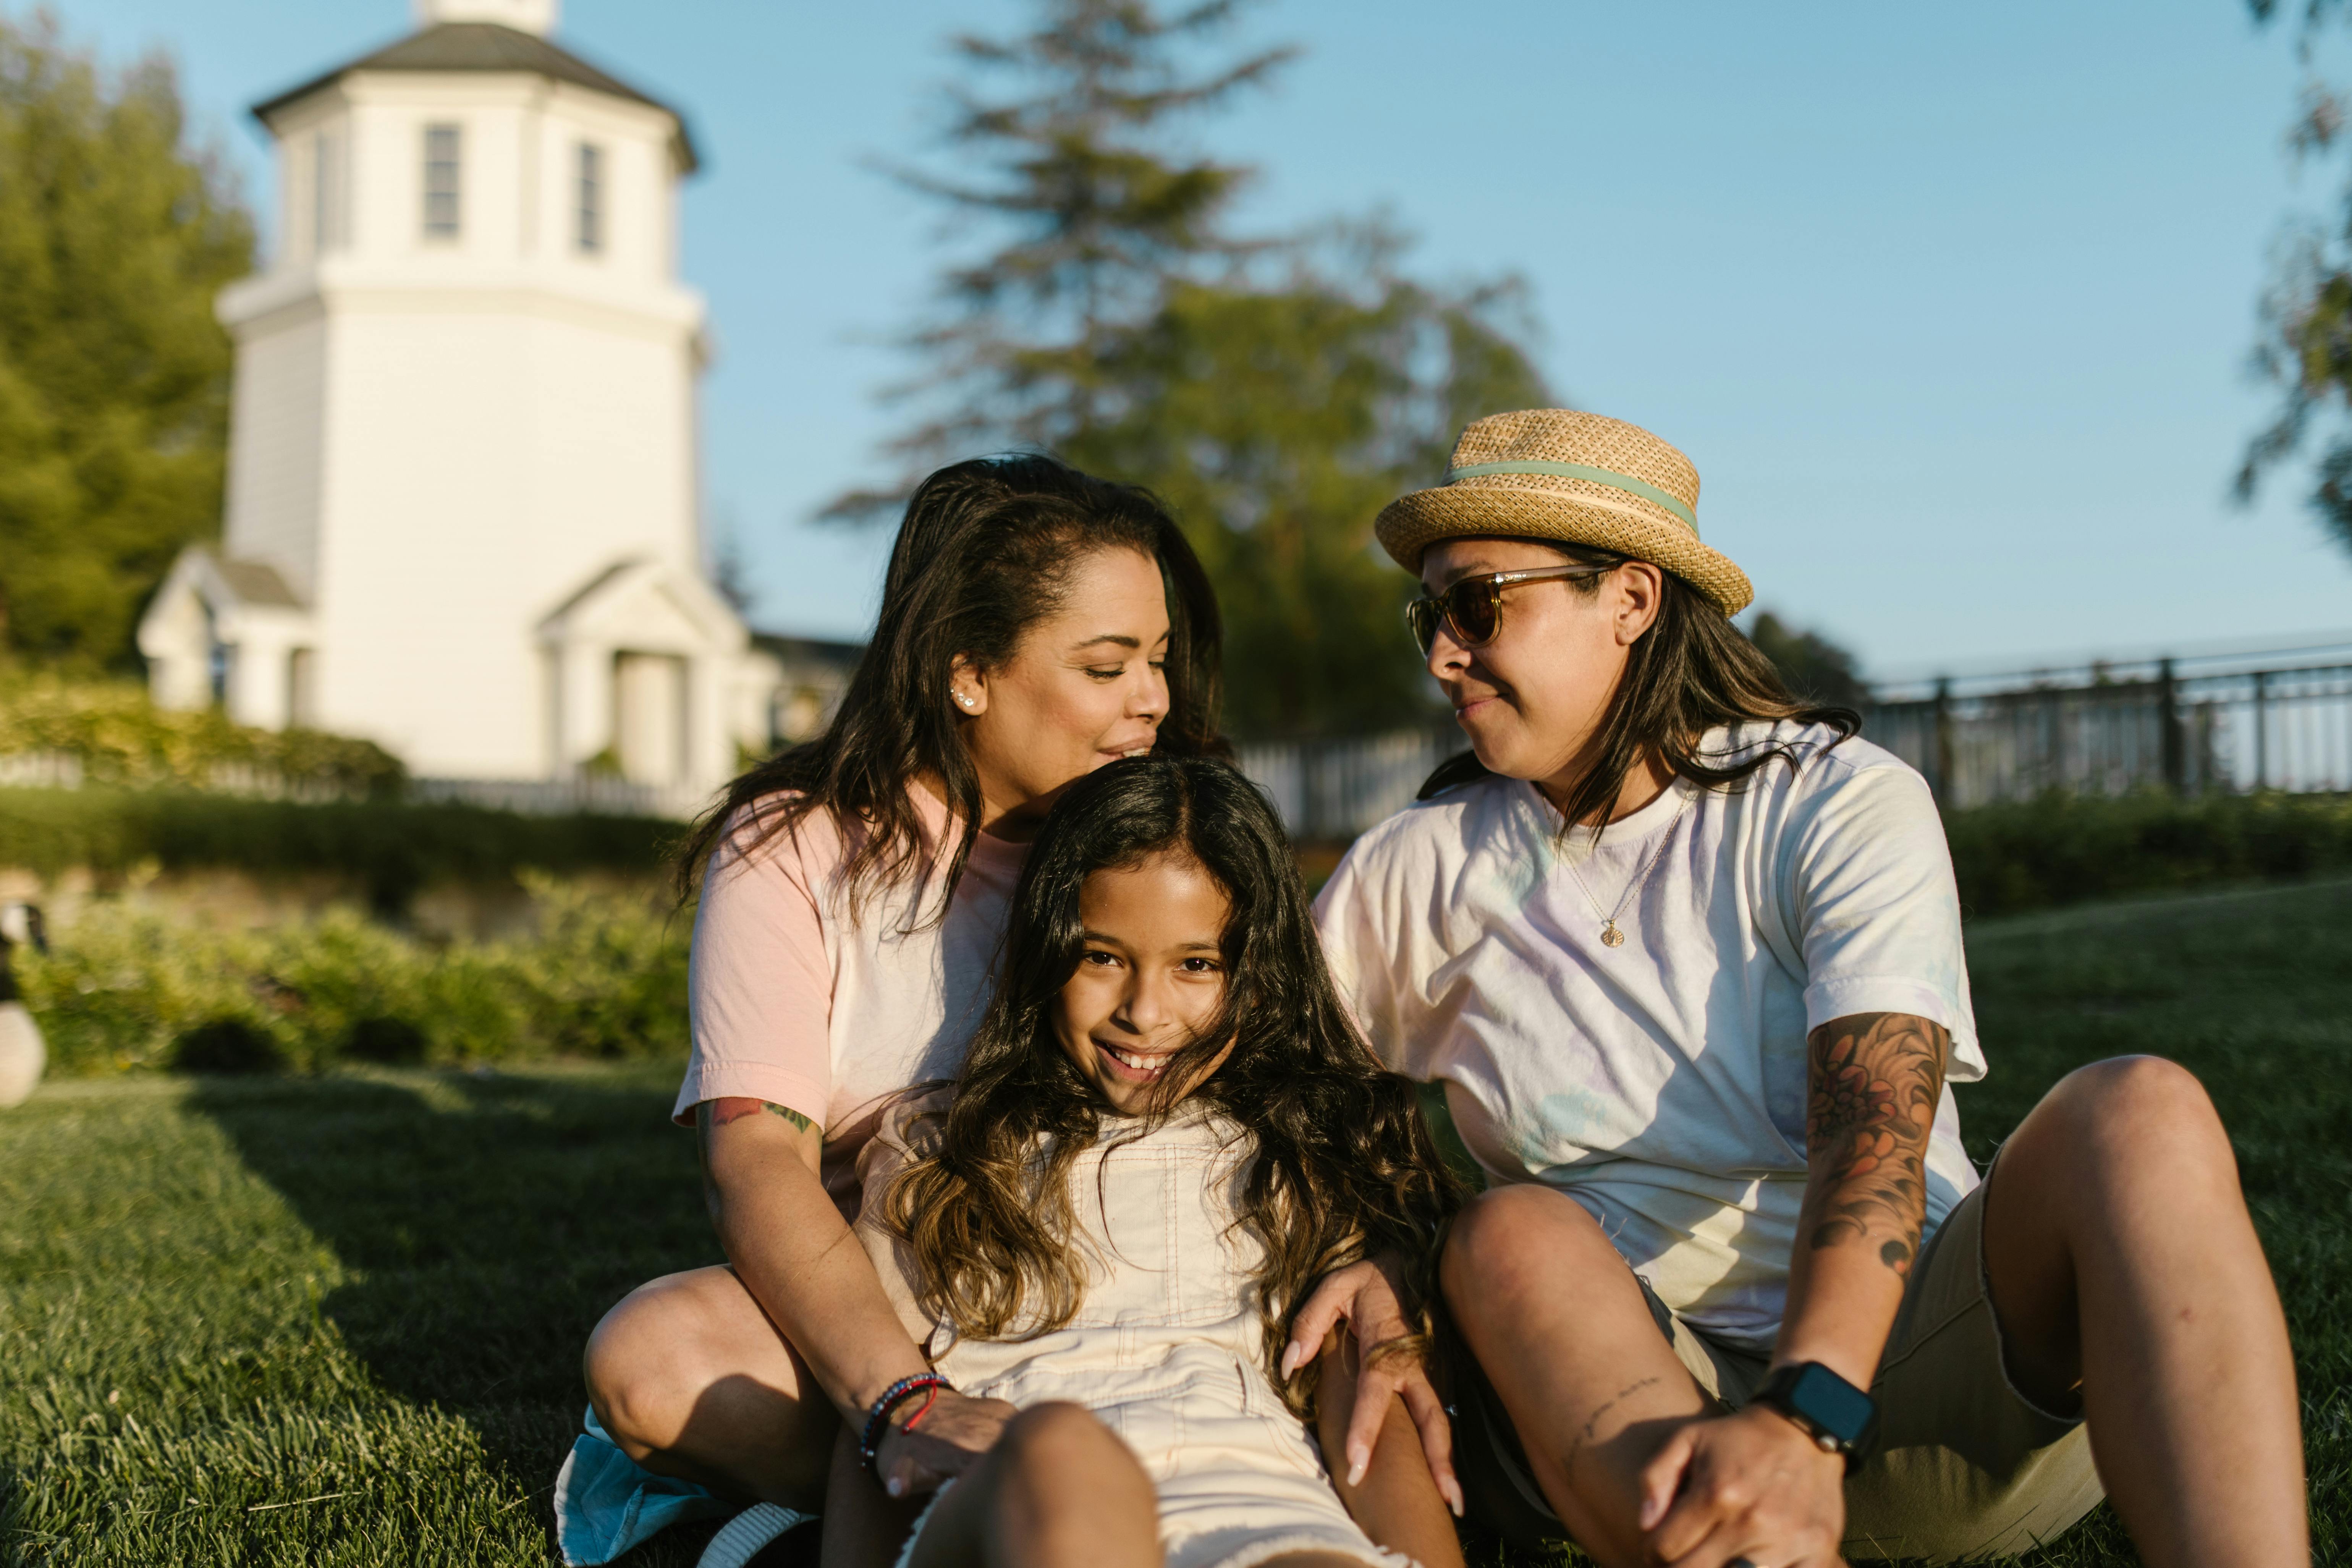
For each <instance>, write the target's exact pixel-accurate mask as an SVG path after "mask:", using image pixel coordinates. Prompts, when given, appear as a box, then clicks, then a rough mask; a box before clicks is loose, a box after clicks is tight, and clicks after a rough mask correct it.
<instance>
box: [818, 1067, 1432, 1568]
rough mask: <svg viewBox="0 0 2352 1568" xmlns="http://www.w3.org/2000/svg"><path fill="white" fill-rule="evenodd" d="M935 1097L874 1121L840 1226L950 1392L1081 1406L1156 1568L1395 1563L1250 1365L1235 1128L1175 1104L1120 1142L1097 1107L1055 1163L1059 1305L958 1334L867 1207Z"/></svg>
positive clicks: (1249, 1306)
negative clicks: (1055, 1322)
mask: <svg viewBox="0 0 2352 1568" xmlns="http://www.w3.org/2000/svg"><path fill="white" fill-rule="evenodd" d="M944 1104H945V1095H944V1093H943V1092H935V1093H933V1094H931V1095H929V1096H926V1097H924V1098H923V1099H921V1100H917V1101H914V1102H913V1103H911V1104H908V1105H905V1106H902V1107H900V1108H898V1110H894V1111H893V1113H892V1114H891V1115H890V1116H888V1117H887V1118H886V1119H885V1122H884V1126H883V1128H882V1130H881V1131H880V1133H879V1135H877V1137H876V1138H875V1139H874V1140H873V1142H871V1143H869V1144H868V1145H867V1148H866V1154H865V1156H864V1157H863V1158H862V1159H861V1161H860V1162H859V1164H860V1174H861V1176H862V1177H863V1180H864V1187H865V1196H864V1209H863V1212H862V1213H861V1214H860V1215H859V1216H858V1222H857V1234H858V1237H859V1239H860V1240H861V1241H863V1242H864V1243H865V1245H866V1250H867V1252H868V1254H869V1255H870V1256H871V1257H872V1258H873V1259H874V1264H875V1268H876V1269H877V1271H878V1272H879V1273H880V1274H881V1276H882V1280H883V1285H884V1287H885V1289H887V1290H888V1291H889V1293H890V1296H891V1299H892V1300H893V1302H894V1304H896V1305H897V1307H898V1311H899V1316H900V1317H901V1318H902V1319H903V1320H905V1321H906V1322H907V1324H908V1331H909V1332H910V1333H912V1334H913V1335H914V1336H915V1338H916V1340H917V1341H918V1342H922V1343H923V1344H924V1348H925V1349H926V1351H927V1352H929V1353H930V1354H931V1356H932V1358H933V1363H934V1364H935V1365H936V1366H937V1368H938V1369H939V1371H940V1372H941V1373H944V1374H945V1375H946V1376H947V1377H948V1378H949V1379H950V1381H951V1382H953V1384H955V1386H956V1388H957V1389H958V1391H960V1392H961V1393H963V1394H971V1395H973V1396H975V1397H982V1398H995V1399H1003V1400H1006V1401H1008V1402H1010V1403H1011V1404H1013V1405H1022V1406H1026V1405H1036V1404H1040V1403H1043V1402H1045V1401H1048V1400H1067V1401H1069V1402H1070V1403H1072V1404H1076V1405H1085V1406H1086V1407H1087V1409H1088V1410H1091V1411H1092V1412H1094V1414H1095V1415H1097V1417H1098V1418H1100V1419H1101V1421H1102V1422H1103V1424H1104V1425H1105V1426H1108V1427H1109V1428H1110V1429H1111V1430H1112V1431H1114V1432H1116V1433H1118V1436H1120V1437H1121V1438H1122V1439H1124V1440H1125V1441H1126V1443H1127V1446H1128V1447H1129V1448H1131V1449H1132V1450H1134V1453H1135V1457H1136V1458H1137V1459H1139V1461H1141V1463H1142V1465H1143V1468H1144V1469H1145V1471H1146V1472H1147V1473H1149V1474H1150V1477H1151V1479H1152V1483H1153V1484H1154V1485H1155V1486H1156V1487H1157V1488H1158V1489H1159V1493H1160V1545H1161V1548H1162V1549H1163V1550H1164V1551H1165V1552H1166V1553H1167V1557H1168V1563H1169V1568H1252V1565H1253V1564H1255V1563H1263V1562H1265V1560H1266V1559H1268V1558H1270V1557H1277V1556H1280V1555H1282V1554H1284V1553H1286V1552H1307V1551H1321V1552H1336V1553H1341V1554H1345V1555H1348V1556H1352V1557H1355V1558H1358V1559H1360V1560H1361V1561H1363V1562H1365V1563H1379V1564H1382V1565H1384V1568H1401V1565H1402V1564H1405V1563H1409V1562H1410V1561H1411V1560H1410V1559H1408V1558H1405V1557H1402V1556H1400V1555H1398V1554H1396V1553H1394V1552H1385V1551H1383V1550H1381V1548H1380V1547H1378V1546H1375V1545H1374V1544H1373V1543H1372V1542H1371V1540H1370V1537H1368V1536H1367V1535H1365V1534H1364V1532H1363V1531H1362V1530H1360V1529H1359V1528H1358V1527H1357V1525H1356V1522H1355V1521H1354V1520H1352V1519H1351V1518H1349V1514H1348V1510H1347V1509H1346V1508H1345V1507H1344V1506H1343V1505H1342V1504H1341V1503H1340V1501H1339V1494H1338V1493H1337V1492H1335V1491H1333V1490H1332V1489H1331V1482H1330V1479H1329V1478H1328V1476H1327V1475H1326V1474H1325V1472H1324V1469H1323V1461H1322V1458H1321V1456H1320V1454H1319V1453H1318V1450H1317V1447H1316V1445H1315V1442H1314V1440H1313V1439H1312V1438H1311V1437H1310V1436H1309V1435H1308V1433H1307V1427H1306V1426H1305V1424H1304V1423H1302V1422H1301V1421H1300V1420H1299V1419H1298V1418H1297V1416H1295V1415H1291V1414H1290V1412H1289V1411H1288V1410H1287V1409H1286V1408H1285V1407H1284V1405H1283V1403H1282V1400H1281V1398H1280V1396H1279V1395H1277V1394H1276V1392H1275V1390H1274V1387H1273V1385H1272V1384H1271V1383H1270V1382H1268V1380H1267V1377H1266V1374H1265V1372H1264V1371H1263V1370H1262V1359H1261V1357H1260V1354H1259V1347H1260V1343H1261V1334H1262V1330H1261V1328H1260V1325H1259V1322H1258V1318H1257V1311H1256V1308H1255V1305H1254V1303H1253V1301H1252V1299H1251V1294H1250V1286H1251V1279H1252V1275H1253V1273H1254V1271H1255V1268H1256V1265H1257V1259H1258V1252H1259V1249H1258V1247H1257V1244H1256V1243H1255V1241H1254V1240H1253V1239H1252V1238H1251V1237H1249V1236H1248V1235H1247V1233H1246V1232H1244V1230H1243V1229H1242V1228H1241V1227H1240V1226H1235V1225H1234V1223H1233V1220H1234V1197H1235V1195H1236V1194H1237V1193H1238V1192H1239V1190H1240V1189H1239V1182H1240V1176H1241V1173H1242V1171H1243V1169H1244V1165H1245V1162H1244V1158H1243V1157H1242V1156H1243V1155H1244V1152H1245V1141H1244V1135H1243V1134H1242V1133H1241V1132H1240V1131H1239V1130H1238V1129H1237V1128H1235V1127H1234V1125H1233V1124H1232V1123H1231V1122H1227V1121H1221V1120H1213V1119H1212V1118H1210V1117H1208V1116H1206V1115H1198V1114H1196V1115H1185V1114H1183V1113H1182V1112H1181V1111H1180V1112H1179V1114H1178V1115H1177V1116H1176V1117H1175V1118H1174V1119H1172V1120H1171V1121H1169V1122H1168V1123H1167V1124H1166V1125H1164V1126H1162V1127H1160V1129H1159V1130H1157V1131H1154V1132H1153V1133H1151V1135H1150V1136H1149V1137H1147V1138H1142V1139H1139V1140H1136V1141H1134V1142H1124V1143H1122V1142H1119V1140H1120V1139H1121V1138H1122V1137H1125V1136H1127V1134H1126V1133H1124V1132H1122V1131H1120V1128H1119V1124H1118V1122H1116V1121H1107V1122H1106V1128H1105V1138H1104V1142H1103V1143H1102V1144H1098V1145H1097V1147H1096V1148H1095V1149H1093V1150H1090V1151H1088V1152H1087V1153H1086V1154H1085V1155H1083V1156H1081V1157H1080V1158H1079V1159H1078V1160H1077V1161H1076V1163H1075V1165H1074V1167H1073V1169H1072V1172H1071V1177H1070V1181H1071V1188H1070V1193H1071V1205H1072V1208H1073V1211H1074V1213H1075V1215H1076V1220H1077V1226H1078V1229H1079V1232H1080V1235H1079V1237H1078V1242H1079V1246H1080V1247H1081V1248H1082V1249H1083V1250H1084V1252H1085V1254H1086V1255H1087V1257H1088V1258H1089V1259H1090V1270H1089V1274H1090V1277H1089V1279H1088V1282H1087V1291H1086V1298H1085V1300H1084V1302H1083V1303H1082V1304H1081V1305H1080V1307H1079V1309H1078V1312H1077V1316H1076V1317H1075V1318H1074V1319H1072V1320H1071V1321H1070V1323H1069V1324H1068V1326H1067V1327H1066V1328H1062V1329H1058V1330H1056V1331H1054V1332H1052V1333H1049V1334H1042V1335H1039V1336H1038V1337H1036V1338H1034V1339H1028V1340H1018V1341H969V1340H963V1341H959V1340H955V1338H954V1331H953V1330H951V1329H950V1328H948V1327H947V1326H945V1325H944V1324H940V1323H936V1322H934V1321H932V1320H931V1319H930V1318H929V1317H928V1316H927V1315H926V1314H925V1313H924V1312H923V1310H921V1308H920V1307H919V1306H918V1305H916V1281H915V1277H914V1274H913V1272H912V1260H911V1258H908V1257H907V1256H906V1249H905V1247H903V1246H902V1245H901V1244H899V1243H898V1242H897V1241H895V1240H894V1239H893V1238H892V1237H890V1235H889V1234H888V1232H887V1228H886V1227H885V1226H884V1225H883V1223H882V1205H883V1202H884V1199H885V1197H886V1195H887V1192H888V1190H889V1185H890V1178H891V1176H892V1175H893V1174H894V1173H896V1172H897V1171H898V1168H899V1167H900V1166H901V1165H902V1164H903V1163H905V1161H906V1159H907V1157H908V1156H907V1150H906V1143H905V1142H904V1137H903V1132H904V1129H905V1127H906V1125H907V1122H908V1119H909V1118H910V1117H912V1116H914V1115H916V1114H919V1112H921V1111H923V1110H930V1109H934V1108H937V1107H940V1106H943V1105H944ZM1106 1149H1107V1150H1108V1158H1106V1156H1105V1151H1106ZM1098 1178H1099V1179H1098ZM920 1530H921V1527H920V1525H918V1526H917V1533H918V1534H919V1533H920Z"/></svg>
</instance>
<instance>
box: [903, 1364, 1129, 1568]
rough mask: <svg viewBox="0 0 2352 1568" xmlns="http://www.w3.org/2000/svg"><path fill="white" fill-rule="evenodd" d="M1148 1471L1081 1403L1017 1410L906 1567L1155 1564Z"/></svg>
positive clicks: (934, 1518)
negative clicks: (910, 1565)
mask: <svg viewBox="0 0 2352 1568" xmlns="http://www.w3.org/2000/svg"><path fill="white" fill-rule="evenodd" d="M1160 1561H1161V1559H1160V1510H1159V1499H1158V1496H1157V1494H1156V1493H1155V1491H1154V1489H1153V1488H1152V1485H1151V1478H1150V1476H1148V1475H1146V1474H1144V1471H1143V1467H1142V1466H1141V1465H1139V1464H1138V1463H1137V1462H1136V1458H1135V1456H1134V1455H1133V1454H1132V1453H1130V1452H1129V1450H1128V1447H1127V1445H1126V1444H1124V1443H1122V1442H1120V1441H1119V1440H1118V1435H1117V1434H1116V1433H1114V1432H1112V1431H1111V1429H1110V1428H1109V1427H1108V1426H1104V1425H1103V1424H1102V1423H1101V1422H1099V1421H1097V1420H1096V1419H1095V1417H1094V1416H1093V1415H1092V1414H1091V1413H1089V1412H1088V1411H1087V1409H1086V1407H1085V1406H1083V1405H1064V1404H1058V1403H1056V1404H1049V1405H1032V1406H1031V1407H1030V1408H1028V1409H1026V1410H1024V1411H1023V1412H1022V1413H1021V1414H1020V1415H1016V1416H1014V1417H1013V1420H1012V1422H1011V1423H1010V1424H1009V1425H1007V1426H1005V1428H1004V1436H1002V1437H1000V1438H998V1439H997V1443H996V1447H993V1448H991V1449H990V1450H989V1451H988V1456H987V1458H983V1459H982V1460H981V1461H980V1463H979V1464H977V1465H975V1466H973V1467H972V1468H971V1469H970V1470H968V1471H966V1472H965V1473H964V1476H963V1479H961V1480H959V1481H957V1482H956V1483H955V1485H954V1487H953V1489H951V1490H950V1491H949V1492H948V1494H947V1495H946V1496H945V1497H943V1498H941V1499H940V1503H939V1508H938V1509H937V1510H936V1511H934V1512H933V1513H932V1515H931V1517H930V1518H929V1520H928V1521H926V1522H925V1523H924V1526H923V1532H922V1534H921V1535H919V1536H918V1537H917V1538H916V1541H915V1555H914V1560H913V1565H912V1568H1160Z"/></svg>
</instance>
